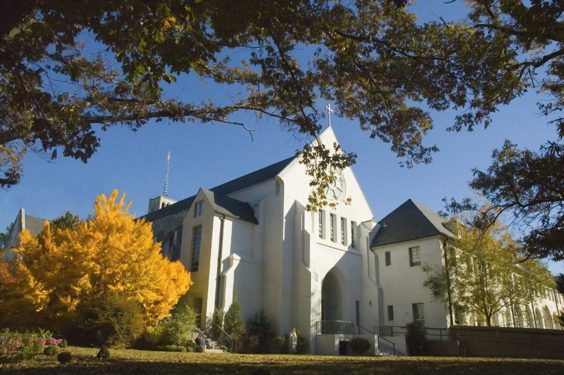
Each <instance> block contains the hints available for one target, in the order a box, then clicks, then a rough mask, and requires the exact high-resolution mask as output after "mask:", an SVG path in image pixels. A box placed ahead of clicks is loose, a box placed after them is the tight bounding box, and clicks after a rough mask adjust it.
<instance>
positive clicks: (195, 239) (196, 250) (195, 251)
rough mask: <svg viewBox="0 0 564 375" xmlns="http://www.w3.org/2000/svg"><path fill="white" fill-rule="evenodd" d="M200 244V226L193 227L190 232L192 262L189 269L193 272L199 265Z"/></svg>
mask: <svg viewBox="0 0 564 375" xmlns="http://www.w3.org/2000/svg"><path fill="white" fill-rule="evenodd" d="M201 245H202V226H201V225H198V226H197V227H194V230H193V232H192V262H191V265H190V271H192V272H195V271H197V270H198V268H199V266H200V247H201Z"/></svg>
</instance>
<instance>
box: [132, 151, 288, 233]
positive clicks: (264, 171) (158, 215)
mask: <svg viewBox="0 0 564 375" xmlns="http://www.w3.org/2000/svg"><path fill="white" fill-rule="evenodd" d="M295 158H296V156H292V157H290V158H287V159H284V160H282V161H279V162H277V163H274V164H271V165H269V166H267V167H264V168H261V169H259V170H256V171H254V172H251V173H248V174H246V175H243V176H241V177H238V178H236V179H233V180H231V181H228V182H225V183H223V184H221V185H218V186H216V187H214V188H211V189H210V191H212V192H214V193H217V194H220V195H223V196H225V195H227V194H230V193H233V192H235V191H238V190H242V189H245V188H248V187H251V186H253V185H256V184H259V183H261V182H264V181H267V180H269V179H271V178H274V177H276V176H277V175H278V174H279V173H280V172H282V170H283V169H284V168H286V167H287V166H288V164H290V162H291V161H292V160H294V159H295ZM195 197H196V196H195V195H193V196H191V197H188V198H186V199H183V200H180V201H178V202H176V203H174V204H171V205H170V206H167V207H164V208H161V209H160V210H156V211H153V212H150V213H148V214H147V215H145V216H142V217H141V218H142V219H145V220H147V221H152V222H154V221H157V220H160V219H162V218H164V217H167V216H171V215H174V217H177V220H175V223H176V221H178V223H176V225H180V223H181V221H182V216H183V214H184V213H186V211H188V209H189V208H190V206H192V203H193V202H194V199H195ZM179 216H180V217H179ZM253 218H254V215H253ZM171 225H172V223H171ZM167 226H170V225H167Z"/></svg>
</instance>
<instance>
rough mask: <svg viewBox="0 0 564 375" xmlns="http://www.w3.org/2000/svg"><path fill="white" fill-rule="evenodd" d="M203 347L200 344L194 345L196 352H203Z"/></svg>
mask: <svg viewBox="0 0 564 375" xmlns="http://www.w3.org/2000/svg"><path fill="white" fill-rule="evenodd" d="M203 352H204V347H203V346H202V345H196V353H203Z"/></svg>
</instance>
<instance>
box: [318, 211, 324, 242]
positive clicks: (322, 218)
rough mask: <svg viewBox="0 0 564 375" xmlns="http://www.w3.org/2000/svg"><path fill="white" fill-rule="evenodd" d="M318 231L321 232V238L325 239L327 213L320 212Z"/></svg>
mask: <svg viewBox="0 0 564 375" xmlns="http://www.w3.org/2000/svg"><path fill="white" fill-rule="evenodd" d="M317 225H318V230H319V238H325V211H324V210H319V214H318V223H317Z"/></svg>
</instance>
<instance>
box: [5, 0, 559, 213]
mask: <svg viewBox="0 0 564 375" xmlns="http://www.w3.org/2000/svg"><path fill="white" fill-rule="evenodd" d="M410 4H411V2H409V1H407V0H399V1H398V0H375V1H356V2H340V1H335V2H331V1H325V0H291V1H290V0H287V1H277V2H270V1H257V0H238V1H235V2H233V1H227V0H210V1H195V2H186V1H182V0H160V1H151V2H139V1H134V0H120V1H114V0H112V1H103V2H102V1H95V0H84V1H82V2H81V6H79V7H77V6H69V4H68V3H67V2H65V1H59V0H42V1H39V0H27V1H18V0H8V1H4V2H3V3H2V6H1V7H2V9H1V10H2V11H1V12H0V15H1V16H0V25H1V26H0V76H1V77H2V79H1V80H0V93H1V95H0V168H1V169H0V173H1V174H2V175H3V176H2V177H0V184H1V185H8V186H9V185H12V184H14V183H17V181H18V180H19V179H20V176H21V160H22V155H23V154H24V153H25V152H26V150H29V149H30V148H31V149H33V148H34V147H35V146H38V147H37V148H40V149H42V150H44V151H45V152H49V153H50V154H51V157H53V158H55V157H57V156H58V155H59V153H61V151H62V154H63V155H65V156H69V157H74V158H77V159H81V160H83V161H86V160H87V159H88V158H89V157H90V156H91V155H92V154H93V153H94V152H95V150H96V149H97V147H99V144H100V139H99V137H98V133H97V131H98V130H99V129H101V130H104V129H107V128H109V127H111V126H114V125H117V124H125V125H127V126H129V127H131V128H132V129H137V128H139V127H140V126H143V125H144V124H145V123H146V122H147V121H148V120H150V119H156V120H165V119H167V120H171V121H184V122H192V121H199V122H223V123H228V124H232V125H235V126H241V127H243V128H245V129H248V128H247V127H246V125H245V124H243V123H240V122H238V121H237V120H236V115H237V113H238V112H242V111H249V112H253V113H256V114H257V115H260V116H268V117H271V118H273V119H275V120H277V121H279V122H280V124H281V125H283V126H287V127H289V128H290V129H293V130H297V131H299V132H302V133H304V134H309V135H311V136H316V135H317V134H318V133H319V130H320V128H321V126H320V117H321V116H322V114H321V112H320V111H319V109H318V104H319V103H320V102H321V101H326V100H327V101H332V102H334V103H335V104H336V106H337V109H338V111H339V114H340V115H341V116H343V117H346V118H350V119H354V120H355V121H358V122H359V125H360V127H361V128H362V129H363V130H366V131H367V132H368V134H369V136H370V137H372V138H379V139H381V140H382V141H384V142H386V143H389V144H390V145H391V149H392V151H393V152H394V153H396V154H397V155H398V156H399V157H400V158H401V162H402V163H403V164H406V165H408V166H410V165H412V164H413V163H419V162H430V160H431V154H432V153H433V152H434V151H436V150H437V148H436V147H435V146H433V145H425V144H424V143H423V138H424V135H425V134H426V133H427V132H428V131H429V130H430V129H431V128H432V126H433V122H432V119H431V116H430V113H429V111H427V110H425V109H422V107H424V106H426V107H427V108H429V110H430V111H445V110H448V109H451V110H455V111H457V113H458V115H457V116H456V119H455V121H454V123H453V124H452V126H451V130H454V131H460V130H462V129H469V130H472V129H473V128H474V127H476V126H478V125H480V124H483V125H485V126H487V125H489V124H490V123H491V119H490V115H491V114H492V113H493V112H495V111H496V110H497V109H498V108H499V107H501V106H503V105H505V104H507V103H509V102H511V101H512V100H513V99H515V98H516V97H518V96H520V95H522V94H523V93H524V92H525V91H527V90H529V89H533V88H535V89H540V90H542V91H543V92H547V93H549V94H550V95H551V98H552V99H553V100H552V101H551V102H549V103H545V104H543V105H542V106H541V110H542V111H543V112H544V113H545V114H547V115H552V114H557V113H558V112H559V111H560V110H561V109H562V92H563V91H562V74H563V71H564V70H563V69H562V66H563V65H562V56H563V54H564V49H563V48H562V41H563V37H562V35H564V32H563V26H562V18H561V14H562V5H561V1H558V0H547V1H540V0H532V1H529V2H522V1H520V0H476V1H472V2H468V8H467V9H468V14H467V17H466V18H465V19H463V20H455V21H446V20H444V19H442V18H440V19H437V20H436V21H429V22H419V21H418V20H417V17H416V15H415V14H413V13H412V11H411V9H412V8H411V7H410V6H409V5H410ZM233 8H236V9H237V11H236V12H233V11H230V9H233ZM83 40H85V41H86V45H83V44H82V43H83V42H82V41H83ZM178 51H182V53H178ZM304 51H305V52H304ZM233 52H236V53H233ZM186 75H187V76H193V77H199V78H201V79H203V80H206V81H208V82H211V83H213V84H215V85H218V86H220V87H222V88H225V89H224V90H218V92H222V95H223V93H225V92H226V90H227V91H229V90H231V91H233V92H241V93H240V94H234V95H233V99H232V100H230V101H226V100H225V98H224V97H212V98H208V99H209V100H205V99H204V98H202V100H201V101H187V100H186V101H181V100H176V99H170V98H168V97H166V95H165V94H164V92H165V91H164V89H165V88H166V87H167V86H168V85H171V84H174V82H175V81H176V80H177V78H178V77H183V76H186ZM538 80H540V81H541V82H540V84H537V81H538ZM244 89H246V91H245V90H244ZM553 121H554V123H555V124H556V125H557V126H558V127H559V129H560V138H559V140H561V136H562V134H563V131H562V120H561V118H556V119H555V120H553ZM251 134H252V133H251ZM328 151H330V152H328ZM303 152H304V154H305V155H306V156H307V155H309V158H307V159H308V160H309V165H312V166H313V167H314V169H315V168H316V165H319V166H322V165H324V164H327V163H328V164H329V165H330V166H333V167H335V168H337V169H338V168H341V167H342V166H343V165H350V163H352V162H353V160H354V155H353V154H347V153H344V152H343V153H340V152H336V150H327V149H323V150H312V149H309V150H307V149H306V150H304V151H303ZM318 159H321V160H322V161H325V162H326V163H316V161H317V160H318ZM329 172H331V173H329V176H333V173H332V168H329ZM315 175H316V174H315V173H312V176H314V177H315ZM331 182H332V178H329V179H326V178H325V179H318V181H316V183H319V184H321V185H320V190H319V191H321V192H323V191H324V190H325V189H324V187H325V186H327V185H328V184H330V183H331ZM318 200H320V201H323V194H321V196H318V197H315V196H314V197H313V202H312V205H313V208H315V207H316V206H317V205H318V203H319V202H318ZM494 203H495V202H494Z"/></svg>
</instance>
